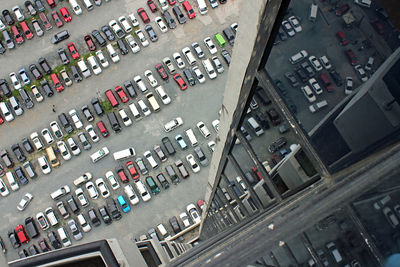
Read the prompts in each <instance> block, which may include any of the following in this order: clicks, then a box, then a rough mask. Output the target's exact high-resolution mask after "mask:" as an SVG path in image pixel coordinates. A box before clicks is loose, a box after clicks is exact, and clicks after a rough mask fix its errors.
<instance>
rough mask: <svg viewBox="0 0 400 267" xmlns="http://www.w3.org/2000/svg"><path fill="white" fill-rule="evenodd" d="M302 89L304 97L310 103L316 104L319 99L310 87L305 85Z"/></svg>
mask: <svg viewBox="0 0 400 267" xmlns="http://www.w3.org/2000/svg"><path fill="white" fill-rule="evenodd" d="M300 89H301V91H302V92H303V94H304V96H305V97H306V98H307V100H308V102H310V103H312V102H315V100H317V98H316V97H315V95H314V94H313V92H312V90H311V88H310V86H308V85H304V86H302V87H301V88H300Z"/></svg>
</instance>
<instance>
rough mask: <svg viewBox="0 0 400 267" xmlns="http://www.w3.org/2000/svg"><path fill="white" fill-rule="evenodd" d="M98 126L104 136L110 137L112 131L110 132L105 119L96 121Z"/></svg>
mask: <svg viewBox="0 0 400 267" xmlns="http://www.w3.org/2000/svg"><path fill="white" fill-rule="evenodd" d="M96 125H97V128H99V131H100V133H101V135H103V137H108V136H109V135H110V133H109V132H108V130H107V128H106V126H105V125H104V123H103V121H99V122H97V123H96Z"/></svg>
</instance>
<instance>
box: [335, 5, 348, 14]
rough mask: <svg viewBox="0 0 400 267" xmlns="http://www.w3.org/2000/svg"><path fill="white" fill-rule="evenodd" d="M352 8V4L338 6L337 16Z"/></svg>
mask: <svg viewBox="0 0 400 267" xmlns="http://www.w3.org/2000/svg"><path fill="white" fill-rule="evenodd" d="M349 10H350V6H349V5H348V4H344V5H343V6H341V7H338V8H336V11H335V14H336V16H342V15H344V14H346V13H347V11H349Z"/></svg>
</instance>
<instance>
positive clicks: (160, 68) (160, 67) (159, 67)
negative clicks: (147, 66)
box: [156, 63, 168, 81]
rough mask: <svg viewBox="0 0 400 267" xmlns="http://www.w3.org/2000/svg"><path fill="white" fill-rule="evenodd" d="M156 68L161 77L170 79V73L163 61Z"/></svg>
mask: <svg viewBox="0 0 400 267" xmlns="http://www.w3.org/2000/svg"><path fill="white" fill-rule="evenodd" d="M156 70H157V72H158V74H160V77H161V79H163V80H164V81H166V80H168V74H167V72H166V71H165V69H164V67H163V65H162V64H161V63H160V64H157V65H156Z"/></svg>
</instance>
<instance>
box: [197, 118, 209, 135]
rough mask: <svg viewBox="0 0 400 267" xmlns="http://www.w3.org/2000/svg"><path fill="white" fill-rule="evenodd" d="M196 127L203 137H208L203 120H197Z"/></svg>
mask: <svg viewBox="0 0 400 267" xmlns="http://www.w3.org/2000/svg"><path fill="white" fill-rule="evenodd" d="M197 128H198V129H199V131H200V133H201V134H202V135H203V136H204V137H205V138H208V137H210V136H211V133H210V131H209V130H208V128H207V126H206V125H205V124H204V122H202V121H199V122H198V123H197Z"/></svg>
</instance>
